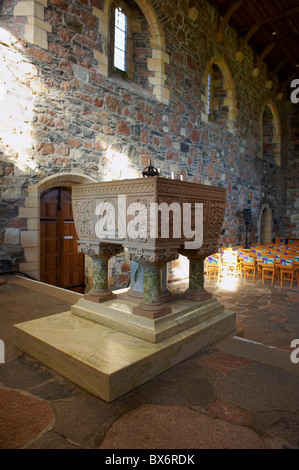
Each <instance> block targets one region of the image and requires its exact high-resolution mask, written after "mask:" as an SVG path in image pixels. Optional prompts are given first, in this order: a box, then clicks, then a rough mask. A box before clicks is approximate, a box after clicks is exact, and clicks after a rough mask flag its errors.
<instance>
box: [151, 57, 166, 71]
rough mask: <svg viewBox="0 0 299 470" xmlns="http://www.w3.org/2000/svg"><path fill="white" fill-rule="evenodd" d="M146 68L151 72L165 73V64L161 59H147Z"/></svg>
mask: <svg viewBox="0 0 299 470" xmlns="http://www.w3.org/2000/svg"><path fill="white" fill-rule="evenodd" d="M147 67H148V69H149V70H150V71H151V72H162V73H165V63H164V62H163V61H162V60H161V59H152V58H150V59H147Z"/></svg>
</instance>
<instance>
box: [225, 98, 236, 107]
mask: <svg viewBox="0 0 299 470" xmlns="http://www.w3.org/2000/svg"><path fill="white" fill-rule="evenodd" d="M223 104H224V106H229V107H230V106H233V105H234V100H233V98H231V97H226V98H224V100H223Z"/></svg>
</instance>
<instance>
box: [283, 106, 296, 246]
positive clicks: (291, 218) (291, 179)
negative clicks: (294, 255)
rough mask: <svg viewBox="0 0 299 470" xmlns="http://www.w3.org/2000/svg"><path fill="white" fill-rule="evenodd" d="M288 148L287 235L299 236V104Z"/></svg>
mask: <svg viewBox="0 0 299 470" xmlns="http://www.w3.org/2000/svg"><path fill="white" fill-rule="evenodd" d="M290 129H291V130H290V143H289V149H288V178H287V193H286V195H287V209H286V215H287V232H286V233H287V235H288V236H289V237H293V238H299V164H298V162H299V104H294V105H293V106H292V112H291V121H290Z"/></svg>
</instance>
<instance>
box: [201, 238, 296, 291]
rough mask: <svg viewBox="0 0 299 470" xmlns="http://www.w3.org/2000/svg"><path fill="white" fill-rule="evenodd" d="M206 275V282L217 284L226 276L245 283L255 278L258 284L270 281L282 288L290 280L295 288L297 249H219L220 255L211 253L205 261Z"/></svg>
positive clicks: (269, 247)
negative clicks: (259, 281)
mask: <svg viewBox="0 0 299 470" xmlns="http://www.w3.org/2000/svg"><path fill="white" fill-rule="evenodd" d="M296 248H297V249H296ZM206 274H207V277H208V279H209V281H211V280H213V279H214V280H217V282H218V283H219V282H220V279H221V278H224V277H226V276H230V275H232V276H234V277H237V276H240V278H241V279H243V280H244V282H246V281H247V280H249V279H252V281H253V282H255V279H256V277H258V278H259V279H261V281H262V283H263V284H264V283H265V280H267V279H270V280H271V285H273V283H274V280H275V279H277V280H278V281H280V285H281V286H282V285H283V284H285V283H286V282H290V285H291V288H292V287H293V283H294V280H297V285H298V286H299V247H292V248H291V249H290V248H289V247H286V246H282V245H281V246H275V245H254V246H252V247H251V248H250V249H244V248H242V247H232V248H222V250H221V253H214V254H213V255H211V256H208V257H207V258H206Z"/></svg>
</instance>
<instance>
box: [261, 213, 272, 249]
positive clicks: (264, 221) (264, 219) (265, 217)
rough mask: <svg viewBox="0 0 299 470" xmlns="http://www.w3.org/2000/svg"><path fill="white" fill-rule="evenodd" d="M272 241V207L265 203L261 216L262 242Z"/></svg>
mask: <svg viewBox="0 0 299 470" xmlns="http://www.w3.org/2000/svg"><path fill="white" fill-rule="evenodd" d="M271 241H272V213H271V209H270V207H269V206H268V204H267V205H264V206H263V207H262V209H261V216H260V243H261V244H264V243H267V242H271Z"/></svg>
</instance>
